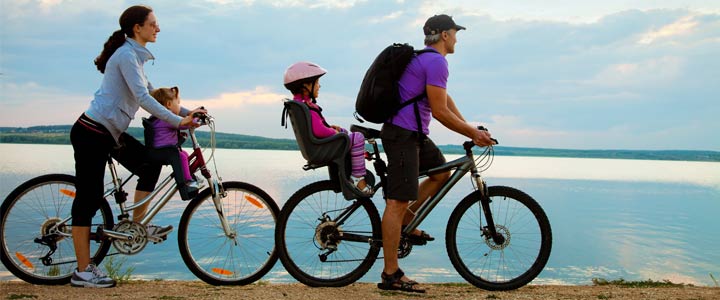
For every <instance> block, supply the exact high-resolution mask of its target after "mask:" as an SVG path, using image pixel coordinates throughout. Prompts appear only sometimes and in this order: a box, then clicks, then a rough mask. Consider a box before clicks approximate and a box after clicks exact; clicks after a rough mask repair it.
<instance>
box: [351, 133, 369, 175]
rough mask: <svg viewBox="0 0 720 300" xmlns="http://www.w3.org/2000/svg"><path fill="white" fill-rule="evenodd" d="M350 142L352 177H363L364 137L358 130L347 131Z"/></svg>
mask: <svg viewBox="0 0 720 300" xmlns="http://www.w3.org/2000/svg"><path fill="white" fill-rule="evenodd" d="M348 135H349V136H350V142H351V143H352V145H351V146H350V165H351V166H352V172H351V175H352V176H353V177H356V178H357V177H365V137H364V136H363V134H362V133H359V132H349V133H348Z"/></svg>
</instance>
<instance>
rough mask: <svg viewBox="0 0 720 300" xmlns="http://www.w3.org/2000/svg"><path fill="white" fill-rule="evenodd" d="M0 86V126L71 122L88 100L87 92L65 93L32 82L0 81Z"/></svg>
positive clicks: (84, 107)
mask: <svg viewBox="0 0 720 300" xmlns="http://www.w3.org/2000/svg"><path fill="white" fill-rule="evenodd" d="M0 88H1V90H2V103H3V109H2V110H0V118H2V125H0V126H10V127H27V126H36V125H67V124H72V123H73V122H74V121H75V119H77V117H78V116H79V115H80V113H82V112H83V111H84V110H85V109H87V106H88V104H89V103H90V97H89V96H87V95H76V94H72V93H68V92H66V91H63V90H62V89H58V88H53V87H46V86H42V85H40V84H38V83H36V82H24V83H13V82H7V81H5V80H3V81H2V84H0Z"/></svg>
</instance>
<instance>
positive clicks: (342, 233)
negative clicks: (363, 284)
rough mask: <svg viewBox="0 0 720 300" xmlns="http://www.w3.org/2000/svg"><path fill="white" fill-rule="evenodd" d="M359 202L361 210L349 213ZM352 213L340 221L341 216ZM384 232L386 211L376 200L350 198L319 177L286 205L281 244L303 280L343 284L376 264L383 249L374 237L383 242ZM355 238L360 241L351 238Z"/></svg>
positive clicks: (291, 270) (277, 236)
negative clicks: (381, 210) (382, 213)
mask: <svg viewBox="0 0 720 300" xmlns="http://www.w3.org/2000/svg"><path fill="white" fill-rule="evenodd" d="M353 205H355V207H356V209H355V210H354V211H348V208H350V207H352V206H353ZM346 212H348V213H349V214H347V215H346V216H345V217H346V218H345V219H344V221H340V220H339V218H338V217H339V216H340V215H342V214H344V213H346ZM380 232H381V231H380V215H379V214H378V211H377V208H375V205H374V204H373V203H372V200H371V199H368V198H363V199H357V200H354V201H347V200H345V198H344V197H343V196H342V193H336V192H335V191H333V186H332V183H331V182H330V181H319V182H315V183H312V184H309V185H307V186H305V187H303V188H302V189H300V190H298V191H297V192H295V194H293V195H292V196H291V197H290V199H289V200H288V202H287V203H285V206H283V209H282V211H281V213H280V219H279V220H278V224H277V228H276V233H275V244H276V245H277V248H278V255H279V257H280V261H281V262H282V264H283V266H285V270H287V271H288V273H290V275H292V276H293V277H294V278H295V279H297V280H298V281H300V282H302V283H304V284H305V285H308V286H313V287H341V286H346V285H348V284H351V283H353V282H355V281H357V280H358V279H360V277H362V276H363V275H365V273H367V271H368V270H369V269H370V267H372V265H373V263H375V260H376V259H377V256H378V253H379V252H380V247H379V246H378V245H376V244H374V242H373V241H380V239H381V237H380V236H381V233H380ZM350 236H355V237H358V241H350V240H348V238H349V237H350ZM363 239H364V241H361V240H363ZM332 248H336V250H334V251H332V250H331V249H332Z"/></svg>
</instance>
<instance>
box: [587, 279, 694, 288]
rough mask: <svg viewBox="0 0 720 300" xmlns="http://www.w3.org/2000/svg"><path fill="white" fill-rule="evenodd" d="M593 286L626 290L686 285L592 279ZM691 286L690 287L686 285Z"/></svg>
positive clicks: (668, 281)
mask: <svg viewBox="0 0 720 300" xmlns="http://www.w3.org/2000/svg"><path fill="white" fill-rule="evenodd" d="M592 283H593V285H596V286H604V285H614V286H619V287H626V288H657V287H685V286H686V284H682V283H674V282H671V281H670V280H663V281H654V280H652V279H648V280H640V281H626V280H625V279H622V278H620V279H616V280H611V281H608V280H607V279H605V278H593V279H592ZM688 286H692V285H688Z"/></svg>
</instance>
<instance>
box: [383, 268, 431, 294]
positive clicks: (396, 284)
mask: <svg viewBox="0 0 720 300" xmlns="http://www.w3.org/2000/svg"><path fill="white" fill-rule="evenodd" d="M403 276H405V273H403V271H402V270H400V268H398V270H397V271H395V273H393V274H385V272H382V274H380V278H382V282H380V283H378V284H377V287H378V288H379V289H381V290H386V291H403V292H412V293H425V289H420V288H415V286H416V285H418V283H417V281H415V280H410V281H402V277H403Z"/></svg>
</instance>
